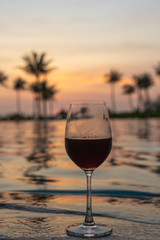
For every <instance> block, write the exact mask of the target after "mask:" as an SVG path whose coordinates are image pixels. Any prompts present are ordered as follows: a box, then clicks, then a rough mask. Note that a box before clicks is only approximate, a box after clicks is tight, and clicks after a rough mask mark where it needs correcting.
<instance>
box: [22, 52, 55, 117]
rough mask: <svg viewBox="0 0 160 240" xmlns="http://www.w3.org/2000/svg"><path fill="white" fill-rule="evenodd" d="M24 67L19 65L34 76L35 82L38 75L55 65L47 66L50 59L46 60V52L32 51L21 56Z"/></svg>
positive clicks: (45, 72) (49, 70)
mask: <svg viewBox="0 0 160 240" xmlns="http://www.w3.org/2000/svg"><path fill="white" fill-rule="evenodd" d="M23 60H24V63H25V65H24V67H21V69H23V70H24V71H25V72H27V73H29V74H31V75H33V76H35V77H36V82H38V83H40V77H41V76H42V75H46V74H48V73H49V72H51V71H53V70H55V69H56V68H55V67H49V65H50V63H51V62H52V60H46V53H41V54H38V53H37V52H32V53H31V54H30V55H25V56H24V57H23ZM40 95H41V93H40V92H39V96H38V106H37V107H38V114H39V116H40V115H41V107H40V100H41V98H40Z"/></svg>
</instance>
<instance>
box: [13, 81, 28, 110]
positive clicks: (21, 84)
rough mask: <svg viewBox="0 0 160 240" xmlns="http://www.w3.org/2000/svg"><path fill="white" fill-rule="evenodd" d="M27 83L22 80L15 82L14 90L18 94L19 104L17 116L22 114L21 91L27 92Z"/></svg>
mask: <svg viewBox="0 0 160 240" xmlns="http://www.w3.org/2000/svg"><path fill="white" fill-rule="evenodd" d="M25 85H26V81H25V80H23V79H22V78H17V79H15V81H14V84H13V89H14V90H16V92H17V97H16V102H17V114H19V115H20V113H21V99H20V91H21V90H25Z"/></svg>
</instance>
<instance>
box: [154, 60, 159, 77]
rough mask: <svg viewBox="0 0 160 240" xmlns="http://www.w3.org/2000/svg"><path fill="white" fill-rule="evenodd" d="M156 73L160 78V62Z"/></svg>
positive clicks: (156, 67)
mask: <svg viewBox="0 0 160 240" xmlns="http://www.w3.org/2000/svg"><path fill="white" fill-rule="evenodd" d="M155 72H156V75H157V76H159V77H160V62H159V63H158V65H157V66H155Z"/></svg>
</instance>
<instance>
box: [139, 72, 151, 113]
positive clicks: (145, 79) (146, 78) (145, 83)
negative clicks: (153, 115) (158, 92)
mask: <svg viewBox="0 0 160 240" xmlns="http://www.w3.org/2000/svg"><path fill="white" fill-rule="evenodd" d="M153 84H154V82H153V78H152V76H151V74H149V73H143V74H142V75H141V88H142V89H144V90H145V103H144V104H145V107H146V110H150V106H151V100H150V95H149V88H150V87H151V86H152V85H153Z"/></svg>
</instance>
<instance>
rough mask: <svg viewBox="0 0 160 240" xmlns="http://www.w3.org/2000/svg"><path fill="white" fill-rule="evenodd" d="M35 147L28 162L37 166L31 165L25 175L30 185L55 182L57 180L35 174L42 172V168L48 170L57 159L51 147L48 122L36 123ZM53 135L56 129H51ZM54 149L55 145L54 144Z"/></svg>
mask: <svg viewBox="0 0 160 240" xmlns="http://www.w3.org/2000/svg"><path fill="white" fill-rule="evenodd" d="M34 124H35V125H34V137H33V139H34V147H33V151H32V152H31V154H30V155H29V156H28V157H27V160H28V162H30V163H33V164H36V165H31V166H30V167H29V168H28V169H27V170H26V171H25V173H24V175H25V177H27V178H28V180H29V182H30V183H35V184H45V183H47V182H55V181H56V180H53V179H48V178H47V177H45V176H42V175H37V174H34V173H33V172H35V171H40V170H41V169H42V168H48V167H49V165H48V163H49V162H50V161H51V160H52V161H53V160H54V159H55V156H54V154H53V153H52V152H51V147H50V144H51V142H49V139H48V122H47V121H35V122H34ZM49 131H50V132H52V133H53V131H54V129H52V131H51V129H49ZM52 148H53V144H52Z"/></svg>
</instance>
